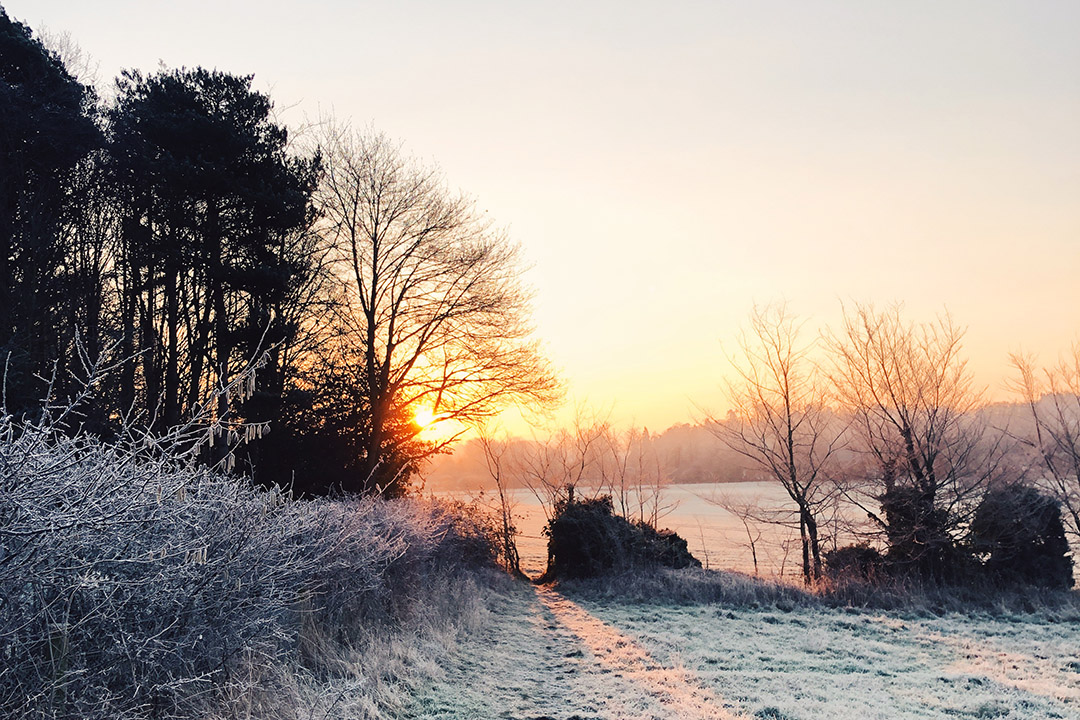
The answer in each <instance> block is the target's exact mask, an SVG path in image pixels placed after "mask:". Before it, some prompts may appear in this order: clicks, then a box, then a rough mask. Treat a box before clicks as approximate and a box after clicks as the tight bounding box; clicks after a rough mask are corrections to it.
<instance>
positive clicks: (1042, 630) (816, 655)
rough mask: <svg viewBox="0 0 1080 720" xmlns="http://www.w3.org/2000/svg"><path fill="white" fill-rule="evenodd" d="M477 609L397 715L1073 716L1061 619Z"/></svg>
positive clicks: (1073, 690) (504, 597) (548, 593)
mask: <svg viewBox="0 0 1080 720" xmlns="http://www.w3.org/2000/svg"><path fill="white" fill-rule="evenodd" d="M785 608H786V609H785ZM487 612H488V613H489V617H488V619H487V622H484V623H482V625H481V626H480V627H479V628H478V629H477V630H476V631H475V632H473V633H471V634H468V635H466V636H465V638H464V639H463V640H462V641H461V643H460V644H459V645H458V646H457V648H456V649H455V650H454V651H453V652H452V654H451V656H450V658H449V659H448V660H447V661H446V662H445V663H442V669H441V671H440V672H439V674H438V675H437V677H436V680H435V681H434V682H433V683H431V684H430V685H428V686H426V687H425V688H423V689H422V690H421V691H420V692H419V693H418V694H417V696H416V698H415V700H414V702H413V704H412V706H411V708H410V709H409V711H408V713H406V717H410V718H446V719H449V718H515V719H519V720H523V719H525V718H530V719H537V718H553V719H557V720H572V719H573V718H579V719H580V720H600V719H604V720H609V719H610V720H614V719H617V718H618V719H623V718H635V719H639V718H640V719H653V718H655V719H661V718H664V719H668V718H679V719H684V718H685V719H688V720H694V719H697V718H709V719H717V718H755V719H760V720H815V719H818V718H830V719H835V720H847V719H849V718H850V719H851V720H855V719H858V720H876V719H882V720H916V719H919V720H925V719H936V718H941V719H942V720H944V719H946V718H948V719H955V718H1000V719H1002V720H1021V719H1024V720H1031V719H1034V718H1067V719H1074V720H1080V655H1078V651H1080V616H1078V615H1076V614H1075V613H1073V614H1071V615H1070V614H1069V613H1068V612H1065V613H1057V614H1056V615H1055V613H1053V612H1042V613H1034V614H1014V613H1009V612H1001V613H995V614H994V615H987V614H963V615H961V614H955V613H944V614H941V615H937V614H934V613H932V612H914V611H911V612H900V613H894V612H890V613H882V612H881V611H876V610H853V609H835V608H827V607H820V606H816V607H804V606H793V605H789V604H785V603H783V602H779V603H775V604H764V605H760V606H758V607H752V606H751V605H747V604H740V606H735V605H725V604H695V605H673V604H659V603H627V602H622V601H600V600H595V599H593V600H589V599H586V598H585V597H577V596H576V595H573V594H571V595H569V596H568V595H564V594H561V593H560V592H558V591H557V590H555V589H552V588H536V589H534V588H531V587H528V586H526V585H524V584H522V585H519V586H517V587H515V588H514V589H512V590H510V591H508V592H506V593H503V594H499V595H498V596H496V597H495V598H494V599H493V601H492V604H491V606H490V607H489V608H488V610H487Z"/></svg>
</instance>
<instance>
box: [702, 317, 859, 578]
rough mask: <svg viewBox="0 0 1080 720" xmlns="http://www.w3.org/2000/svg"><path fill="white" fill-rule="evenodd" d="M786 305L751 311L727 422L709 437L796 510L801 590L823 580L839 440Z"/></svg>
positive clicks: (808, 348)
mask: <svg viewBox="0 0 1080 720" xmlns="http://www.w3.org/2000/svg"><path fill="white" fill-rule="evenodd" d="M800 329H801V324H800V323H799V322H798V319H797V318H796V317H795V316H794V315H793V314H792V313H791V312H790V311H789V310H788V309H787V307H786V306H785V305H773V306H767V307H755V308H754V311H753V313H751V316H750V327H749V330H748V331H747V332H746V333H744V335H743V336H742V338H741V340H740V342H739V347H740V352H739V355H738V357H737V358H733V359H732V365H733V367H734V368H735V371H736V373H737V379H736V380H735V381H733V382H731V383H730V384H729V386H728V397H729V401H730V403H731V414H730V415H729V417H728V419H727V420H726V421H725V422H719V421H717V420H716V419H712V421H711V423H710V429H711V430H712V431H713V432H714V434H716V436H717V437H719V438H720V439H721V440H723V441H724V443H726V444H727V445H728V446H729V447H730V448H731V449H732V450H734V451H736V452H738V453H740V454H741V455H743V456H744V457H746V458H747V459H749V460H750V461H752V462H753V463H754V464H756V465H757V466H759V467H760V468H761V469H762V470H764V471H765V473H766V474H767V475H768V476H769V477H770V478H772V479H775V480H777V481H778V482H780V483H781V484H782V485H783V486H784V490H786V491H787V494H788V497H789V498H790V499H791V501H792V503H794V506H795V508H794V509H795V511H796V513H797V517H798V526H799V537H800V538H801V541H802V572H803V580H804V581H805V582H806V583H811V582H814V581H816V580H817V579H818V578H819V577H820V575H821V538H820V537H819V522H820V518H819V516H820V514H821V513H822V512H823V511H824V510H825V509H826V508H828V507H831V506H832V505H833V499H834V497H835V485H834V484H833V482H832V480H831V478H830V473H829V471H830V464H831V463H832V462H833V460H834V457H835V455H836V453H837V450H838V448H840V447H841V443H842V438H843V432H842V427H841V426H840V423H838V421H837V417H836V415H835V414H834V413H833V412H831V411H830V410H829V408H828V407H827V405H826V391H825V388H824V384H823V383H822V382H821V379H820V377H819V374H818V371H817V369H816V366H815V365H814V363H813V362H812V360H811V358H810V356H809V353H810V351H811V349H812V343H804V342H803V341H802V339H801V337H800Z"/></svg>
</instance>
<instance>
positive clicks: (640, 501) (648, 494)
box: [598, 425, 675, 527]
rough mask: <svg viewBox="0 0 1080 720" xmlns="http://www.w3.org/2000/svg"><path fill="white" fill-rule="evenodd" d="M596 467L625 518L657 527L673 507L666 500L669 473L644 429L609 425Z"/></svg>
mask: <svg viewBox="0 0 1080 720" xmlns="http://www.w3.org/2000/svg"><path fill="white" fill-rule="evenodd" d="M598 470H599V473H600V476H601V478H602V480H601V482H602V486H603V489H604V492H606V493H610V494H611V496H612V500H613V504H614V506H615V509H616V510H617V511H618V513H619V514H620V515H622V516H623V517H624V518H626V519H627V520H636V521H637V522H639V523H643V524H648V525H652V526H653V527H656V525H657V523H658V522H659V521H660V518H661V517H663V516H664V515H666V514H667V513H669V512H671V510H673V509H674V507H675V505H674V504H673V503H669V502H665V498H664V486H665V485H667V484H668V476H667V473H666V472H665V470H664V468H663V466H662V464H661V462H660V457H659V455H658V454H657V452H656V448H655V447H654V446H653V442H652V437H651V436H650V435H649V431H648V429H646V428H637V427H630V428H628V429H626V430H623V431H619V430H617V429H616V428H613V427H611V426H610V425H608V426H607V427H606V428H605V432H604V436H603V438H602V442H601V452H600V457H599V461H598Z"/></svg>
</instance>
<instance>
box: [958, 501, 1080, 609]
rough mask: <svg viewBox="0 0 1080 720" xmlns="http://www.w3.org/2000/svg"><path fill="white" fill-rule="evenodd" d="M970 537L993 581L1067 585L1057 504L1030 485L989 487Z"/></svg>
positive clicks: (1068, 564) (1069, 572) (1067, 559)
mask: <svg viewBox="0 0 1080 720" xmlns="http://www.w3.org/2000/svg"><path fill="white" fill-rule="evenodd" d="M969 539H970V544H971V547H972V550H973V551H974V552H975V554H976V555H977V556H978V557H980V558H982V559H983V569H984V571H985V572H986V573H987V574H988V575H989V576H990V578H991V579H992V580H993V581H995V582H1005V583H1021V584H1027V585H1038V586H1041V587H1047V588H1070V587H1072V584H1073V567H1072V557H1071V556H1070V554H1069V543H1068V540H1067V539H1066V538H1065V528H1064V526H1063V524H1062V522H1061V506H1060V504H1059V503H1058V501H1057V500H1055V499H1054V498H1052V497H1049V496H1047V495H1043V494H1041V493H1039V492H1038V491H1037V490H1035V489H1034V488H1031V487H1027V486H1024V485H1005V486H1002V487H1000V488H997V489H995V490H991V491H990V492H988V493H987V494H986V496H985V497H984V498H983V500H982V502H981V503H980V504H979V506H978V508H976V510H975V517H974V519H973V520H972V522H971V528H970V536H969Z"/></svg>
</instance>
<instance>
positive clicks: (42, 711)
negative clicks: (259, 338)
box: [0, 417, 493, 718]
mask: <svg viewBox="0 0 1080 720" xmlns="http://www.w3.org/2000/svg"><path fill="white" fill-rule="evenodd" d="M492 552H493V551H492V539H491V535H490V533H489V531H488V528H487V527H486V526H485V524H484V522H483V520H482V519H481V518H478V517H476V516H472V515H469V514H467V513H463V512H462V511H461V509H460V508H451V507H449V506H445V505H440V504H437V503H433V502H422V501H415V500H413V501H400V502H384V501H377V500H372V499H352V500H317V501H311V502H296V501H292V500H290V499H289V498H288V497H286V496H285V495H284V494H283V493H282V492H280V491H278V490H259V489H255V488H252V487H250V486H249V485H247V484H246V483H244V482H242V481H239V480H237V479H234V478H230V477H225V476H222V475H219V474H215V473H213V472H210V471H208V470H206V469H205V468H199V467H197V466H195V465H194V464H192V463H189V462H185V461H184V460H182V459H178V458H177V457H176V456H174V455H172V454H170V453H169V452H162V451H161V449H160V448H157V447H154V446H153V445H152V444H146V443H139V442H135V441H125V442H119V443H113V444H105V443H101V442H98V441H96V440H94V439H93V438H89V437H86V436H83V435H76V436H75V437H69V436H68V435H66V434H65V433H62V432H59V431H58V430H57V429H56V428H55V427H54V426H51V425H49V424H39V425H29V426H28V425H19V424H17V423H15V422H13V421H12V419H11V418H10V417H5V418H0V717H24V718H46V717H47V718H181V717H184V718H187V717H215V716H219V717H267V718H270V717H273V718H282V717H323V716H330V717H335V716H345V715H347V716H349V717H379V716H380V715H381V714H382V713H384V712H385V711H386V710H387V709H388V708H391V709H392V707H393V705H394V703H395V702H396V700H397V699H398V698H399V697H400V693H399V692H398V691H396V690H395V688H396V687H397V686H398V685H400V683H401V682H403V680H402V675H401V674H400V673H403V672H405V670H407V669H408V668H409V667H410V666H417V665H422V664H423V663H424V662H425V660H424V659H423V656H424V654H425V651H424V643H428V642H436V643H437V642H438V641H439V638H440V634H442V635H446V634H447V633H452V632H453V631H454V627H455V623H460V622H468V621H469V620H470V618H476V617H478V613H480V612H482V608H481V607H479V606H478V605H477V600H476V584H477V583H483V582H486V581H485V580H484V579H483V578H484V573H483V568H485V567H488V566H490V564H491V558H492ZM414 669H415V667H414ZM421 669H422V668H421Z"/></svg>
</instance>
